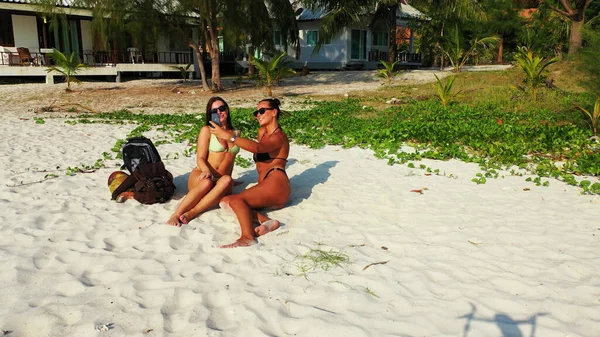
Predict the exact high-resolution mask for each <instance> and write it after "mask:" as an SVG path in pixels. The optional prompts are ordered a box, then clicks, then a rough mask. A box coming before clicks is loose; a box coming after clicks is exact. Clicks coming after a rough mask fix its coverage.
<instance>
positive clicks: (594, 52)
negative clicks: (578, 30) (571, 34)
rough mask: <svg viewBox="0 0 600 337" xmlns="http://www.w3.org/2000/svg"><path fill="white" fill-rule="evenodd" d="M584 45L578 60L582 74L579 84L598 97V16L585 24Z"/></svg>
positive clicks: (599, 90) (599, 41)
mask: <svg viewBox="0 0 600 337" xmlns="http://www.w3.org/2000/svg"><path fill="white" fill-rule="evenodd" d="M583 37H584V45H583V48H582V49H581V53H580V55H579V59H578V64H577V66H578V68H579V69H580V70H581V71H582V72H583V73H584V75H585V76H584V77H583V78H582V79H581V84H583V86H584V87H585V88H586V89H587V90H589V91H590V92H592V93H593V94H594V95H597V96H600V16H597V17H596V18H595V20H590V22H588V23H586V26H585V29H584V31H583Z"/></svg>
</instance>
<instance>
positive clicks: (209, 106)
mask: <svg viewBox="0 0 600 337" xmlns="http://www.w3.org/2000/svg"><path fill="white" fill-rule="evenodd" d="M216 101H221V102H223V105H225V107H226V108H227V120H226V121H225V122H226V123H227V128H228V129H230V130H234V128H233V125H231V110H229V104H227V102H225V100H224V99H222V98H221V97H219V96H213V97H211V98H210V99H209V100H208V103H206V116H204V124H205V125H207V126H210V123H208V122H210V110H211V107H212V105H213V103H214V102H216Z"/></svg>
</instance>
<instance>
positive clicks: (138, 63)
mask: <svg viewBox="0 0 600 337" xmlns="http://www.w3.org/2000/svg"><path fill="white" fill-rule="evenodd" d="M57 3H58V4H59V5H58V6H57V7H56V9H57V10H58V11H60V12H62V13H63V15H64V18H65V20H59V22H58V27H57V28H56V26H54V29H51V25H50V22H49V21H50V20H49V19H48V18H47V17H46V16H45V15H44V13H43V12H42V10H41V8H40V7H39V6H38V5H36V4H35V3H34V1H32V0H0V77H8V76H19V77H29V76H46V81H47V82H49V83H52V82H53V77H52V76H53V75H48V74H47V73H46V72H45V66H47V65H48V64H49V63H50V62H51V60H50V59H49V54H50V53H51V52H52V51H53V48H56V49H57V50H60V51H61V52H63V53H68V54H70V53H71V52H74V53H76V54H77V55H78V57H79V59H80V60H81V61H82V62H83V63H86V64H88V65H90V66H92V67H91V68H90V69H88V70H86V71H85V72H82V74H81V76H115V77H116V78H117V80H120V76H121V74H123V73H128V72H137V73H148V74H154V75H160V74H162V73H163V72H179V70H177V69H175V68H174V66H175V67H185V66H187V64H189V63H192V62H194V63H197V60H196V59H195V55H194V53H193V52H192V51H191V49H190V48H189V47H188V46H187V43H186V41H185V39H184V38H183V37H178V36H174V35H165V34H162V35H160V36H159V38H158V41H154V42H153V43H152V47H151V48H149V47H148V46H147V45H133V44H132V45H126V46H120V47H118V48H113V49H107V48H106V46H105V45H103V44H102V43H100V42H99V41H100V39H98V37H97V36H94V34H93V30H92V29H91V23H92V12H91V11H90V10H88V9H83V8H75V7H73V6H72V1H71V0H60V1H58V2H57ZM190 71H193V68H191V67H190Z"/></svg>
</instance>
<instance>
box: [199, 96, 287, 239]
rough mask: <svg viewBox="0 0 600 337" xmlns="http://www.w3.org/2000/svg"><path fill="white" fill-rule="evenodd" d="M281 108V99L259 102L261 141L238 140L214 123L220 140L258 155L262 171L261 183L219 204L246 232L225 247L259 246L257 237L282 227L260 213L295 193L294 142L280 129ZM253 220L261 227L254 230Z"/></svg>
mask: <svg viewBox="0 0 600 337" xmlns="http://www.w3.org/2000/svg"><path fill="white" fill-rule="evenodd" d="M279 105H280V102H279V100H278V99H263V100H262V101H260V102H259V103H258V106H257V107H256V111H254V116H255V117H256V119H257V120H258V123H259V124H260V128H259V129H258V139H259V141H258V142H255V141H253V140H250V139H247V138H242V137H236V136H235V135H234V134H233V133H232V132H231V131H230V130H225V129H223V128H220V127H219V126H218V125H214V124H213V126H214V128H213V129H211V130H210V131H211V133H212V134H214V135H215V136H217V137H218V138H221V139H225V140H227V141H229V142H230V143H233V144H235V145H237V146H239V147H240V148H242V149H244V150H246V151H250V152H252V153H254V161H255V162H256V170H257V171H258V184H256V185H254V186H252V187H251V188H249V189H247V190H245V191H243V192H242V193H240V194H235V195H229V196H225V197H224V198H223V199H222V200H221V203H220V204H219V205H220V206H221V207H223V208H227V209H231V210H232V211H233V212H234V213H235V215H236V217H237V219H238V221H239V223H240V227H241V230H242V233H241V236H240V238H239V239H237V240H236V241H235V242H234V243H231V244H228V245H224V246H221V248H233V247H240V246H250V245H252V244H255V243H256V237H257V236H261V235H265V234H267V233H268V232H270V231H273V230H275V229H277V228H279V221H277V220H271V219H269V218H267V217H266V216H265V215H264V214H261V213H258V212H257V210H258V209H262V208H281V207H283V206H284V205H285V203H286V202H287V201H288V199H289V197H290V193H291V188H290V181H289V179H288V176H287V174H286V173H285V164H286V163H287V157H288V154H289V152H290V142H289V140H288V138H287V136H286V135H285V133H284V132H283V130H281V127H280V126H279V122H278V119H279V115H280V114H281V110H280V109H279ZM253 220H258V221H259V222H260V226H258V227H256V228H254V222H253Z"/></svg>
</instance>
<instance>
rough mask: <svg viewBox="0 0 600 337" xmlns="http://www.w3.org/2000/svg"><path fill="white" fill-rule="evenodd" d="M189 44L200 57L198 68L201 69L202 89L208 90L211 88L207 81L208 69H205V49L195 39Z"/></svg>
mask: <svg viewBox="0 0 600 337" xmlns="http://www.w3.org/2000/svg"><path fill="white" fill-rule="evenodd" d="M189 45H190V47H192V48H194V52H195V53H196V58H197V59H198V68H199V69H200V78H201V79H202V89H204V90H205V91H208V90H209V89H210V88H209V86H208V82H207V81H206V69H204V51H203V50H202V47H201V46H200V45H198V44H197V43H195V42H194V41H190V43H189Z"/></svg>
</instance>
